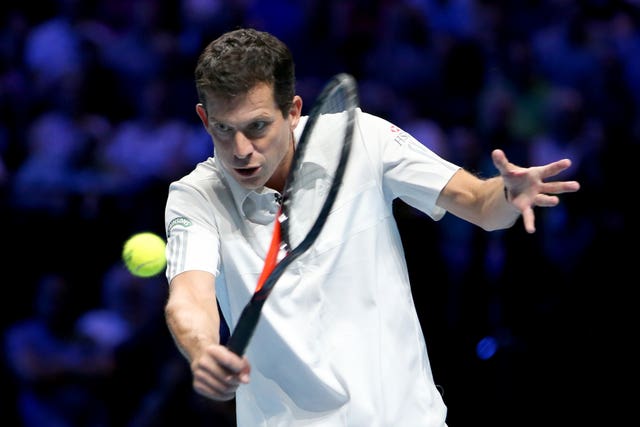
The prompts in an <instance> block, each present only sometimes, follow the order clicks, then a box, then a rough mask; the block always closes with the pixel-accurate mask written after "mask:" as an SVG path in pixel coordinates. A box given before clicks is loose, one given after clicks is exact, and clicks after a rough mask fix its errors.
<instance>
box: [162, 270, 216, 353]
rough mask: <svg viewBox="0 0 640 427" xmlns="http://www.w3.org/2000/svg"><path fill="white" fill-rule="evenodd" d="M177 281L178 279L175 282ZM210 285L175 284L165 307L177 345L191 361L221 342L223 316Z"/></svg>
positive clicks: (183, 282)
mask: <svg viewBox="0 0 640 427" xmlns="http://www.w3.org/2000/svg"><path fill="white" fill-rule="evenodd" d="M174 280H175V279H174ZM208 286H211V285H209V284H206V285H202V284H195V283H185V281H184V280H182V283H173V284H172V286H171V292H170V295H169V300H168V301H167V304H166V306H165V318H166V322H167V326H168V328H169V331H170V332H171V335H172V336H173V339H174V341H175V343H176V346H177V347H178V349H179V350H180V351H181V353H182V354H183V355H184V356H185V357H186V358H187V359H188V360H189V361H190V362H191V361H192V360H193V359H194V358H196V357H197V355H198V354H200V353H201V352H202V351H203V350H204V349H205V348H206V347H208V346H210V345H212V344H218V343H219V342H220V334H219V330H220V316H219V314H218V309H217V306H216V301H215V292H214V291H212V290H209V289H207V287H208Z"/></svg>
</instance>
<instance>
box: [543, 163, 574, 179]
mask: <svg viewBox="0 0 640 427" xmlns="http://www.w3.org/2000/svg"><path fill="white" fill-rule="evenodd" d="M569 167H571V160H569V159H562V160H557V161H555V162H552V163H549V164H547V165H545V166H543V167H542V173H541V174H540V176H541V177H542V179H544V178H549V177H550V176H555V175H558V174H559V173H560V172H562V171H564V170H565V169H568V168H569Z"/></svg>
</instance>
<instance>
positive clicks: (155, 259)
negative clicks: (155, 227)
mask: <svg viewBox="0 0 640 427" xmlns="http://www.w3.org/2000/svg"><path fill="white" fill-rule="evenodd" d="M165 248H166V243H165V241H164V239H163V238H162V237H160V236H158V235H157V234H155V233H151V232H148V231H147V232H141V233H136V234H134V235H132V236H131V237H129V238H128V239H127V241H126V242H125V243H124V247H123V249H122V260H123V261H124V264H125V265H126V266H127V268H128V269H129V271H130V272H131V274H133V275H134V276H138V277H151V276H155V275H157V274H160V273H161V272H162V270H163V269H164V268H165V266H166V265H167V259H166V257H165V253H164V251H165Z"/></svg>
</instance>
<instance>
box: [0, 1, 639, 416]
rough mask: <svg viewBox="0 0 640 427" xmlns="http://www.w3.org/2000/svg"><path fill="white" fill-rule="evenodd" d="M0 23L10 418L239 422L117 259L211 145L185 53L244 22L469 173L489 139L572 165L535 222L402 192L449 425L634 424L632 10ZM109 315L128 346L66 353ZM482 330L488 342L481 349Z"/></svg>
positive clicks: (309, 9) (159, 297) (304, 88)
mask: <svg viewBox="0 0 640 427" xmlns="http://www.w3.org/2000/svg"><path fill="white" fill-rule="evenodd" d="M0 16H1V17H2V18H1V19H2V20H1V22H2V25H1V27H0V203H1V205H0V206H1V208H2V209H1V210H0V211H1V213H0V215H2V217H1V219H2V225H3V227H2V230H3V235H4V239H3V241H4V242H5V244H4V250H3V251H2V254H3V255H2V258H1V259H2V266H3V269H4V272H5V273H4V275H3V277H4V289H5V290H4V298H3V300H2V301H3V309H2V310H1V311H0V328H2V330H1V331H5V332H3V336H5V340H4V343H5V351H4V352H3V355H4V356H5V357H4V362H6V363H3V364H2V370H1V371H0V374H1V378H0V383H1V384H2V386H1V389H0V393H1V394H0V397H1V398H2V399H0V415H2V419H3V423H4V424H5V425H15V426H21V425H25V426H27V425H28V426H30V425H41V426H43V425H44V426H46V425H70V426H71V425H72V426H76V425H78V426H80V425H87V426H89V425H90V426H98V425H113V426H120V425H123V426H124V425H129V426H174V425H175V426H177V425H180V426H182V425H194V426H195V425H208V426H212V425H216V426H218V425H219V426H227V425H232V421H233V402H230V403H227V404H216V403H211V402H207V401H205V400H204V399H201V398H200V397H198V396H196V395H195V393H194V392H193V391H192V390H191V388H190V373H189V371H188V366H187V364H186V362H185V361H184V359H182V357H181V356H180V355H179V354H178V353H177V350H176V349H175V348H174V347H173V343H172V341H171V337H170V336H169V334H168V331H167V330H166V326H165V324H164V320H163V318H162V304H163V301H164V298H165V297H166V283H165V282H164V278H162V277H156V278H152V279H135V278H132V277H130V276H128V275H127V273H126V272H123V270H122V265H121V261H120V251H121V248H122V244H123V242H124V240H125V239H126V238H127V237H128V236H129V235H131V234H132V233H134V232H138V231H154V232H157V233H158V234H160V235H164V230H163V228H164V224H163V221H164V217H163V215H164V203H165V198H166V194H167V188H168V184H169V182H171V181H172V180H174V179H177V178H179V177H180V176H182V175H183V174H185V173H187V172H188V171H190V170H191V169H192V168H193V166H194V165H195V164H196V163H197V162H198V161H200V160H203V159H204V158H206V157H207V156H209V155H210V154H211V153H212V145H211V141H210V140H209V139H208V136H207V135H206V133H205V132H204V130H203V129H202V128H201V125H200V123H199V122H198V119H197V116H196V114H195V111H194V105H195V103H196V95H195V90H194V88H193V80H192V78H193V68H194V66H195V61H196V59H197V55H198V53H199V52H200V50H201V49H202V48H203V47H204V46H205V45H206V44H207V43H208V42H209V41H211V40H212V39H213V38H215V37H217V36H219V35H220V34H221V33H222V32H224V31H227V30H230V29H233V28H236V27H238V26H254V27H256V28H258V29H263V30H268V31H271V32H273V33H274V34H276V35H277V36H278V37H280V38H281V39H282V40H283V41H285V42H286V43H287V44H289V46H290V47H291V49H292V51H293V53H294V56H295V58H296V64H297V71H298V91H299V93H300V94H301V95H302V96H303V97H304V99H305V101H306V104H305V106H306V107H308V106H309V105H311V103H312V100H313V97H314V96H315V94H317V91H318V90H319V88H320V87H321V86H322V84H323V83H324V82H325V81H326V80H327V79H328V78H329V77H330V76H331V75H332V74H334V73H336V72H342V71H345V72H349V73H351V74H353V75H354V76H355V77H356V78H357V79H358V82H359V85H360V96H361V98H362V99H361V101H362V107H363V109H364V110H365V111H368V112H372V113H375V114H378V115H381V116H383V117H385V118H387V119H389V120H390V121H392V122H394V123H395V124H397V125H398V126H400V127H402V128H404V129H405V130H407V131H409V132H411V133H412V134H413V135H414V136H416V137H417V138H418V139H419V140H420V141H421V142H423V143H424V144H425V145H427V146H429V147H430V148H432V149H433V150H434V151H436V152H438V153H440V154H442V155H443V156H444V157H445V158H447V159H449V160H451V161H453V162H455V163H458V164H460V165H462V166H464V167H465V168H467V169H469V170H471V171H473V172H474V173H477V174H479V175H482V176H491V175H494V174H495V173H496V171H495V170H494V168H493V166H492V164H491V160H490V152H491V150H492V149H493V148H502V149H503V150H504V151H505V152H506V154H507V156H508V157H509V159H510V160H511V161H513V162H515V163H517V164H520V165H523V166H526V165H538V164H543V163H546V162H549V161H553V160H557V159H560V158H564V157H569V158H571V159H572V160H573V162H574V164H573V166H572V168H571V169H570V170H568V171H566V172H565V173H563V174H562V175H561V177H560V178H562V179H571V180H574V179H575V180H579V181H580V182H581V185H582V188H581V190H580V191H579V192H578V193H575V194H568V195H564V196H562V197H561V204H560V206H558V207H556V208H554V209H547V210H545V209H538V210H536V224H537V232H536V234H534V235H529V234H527V233H526V232H525V231H524V229H523V227H522V224H521V223H520V222H518V223H517V224H516V226H515V227H513V228H511V229H509V230H505V231H499V232H493V233H486V232H484V231H482V230H480V229H477V228H474V227H472V226H470V225H468V224H466V223H464V222H462V221H460V220H458V219H456V218H454V217H452V216H446V217H445V218H444V219H443V220H442V221H440V222H433V221H431V220H430V219H428V218H426V217H425V216H424V215H422V214H420V213H418V212H415V211H414V210H412V209H411V208H409V207H407V206H406V205H404V204H402V203H400V202H398V203H397V204H396V213H397V218H398V223H399V226H400V229H401V232H402V236H403V239H404V240H403V241H404V243H405V249H406V255H407V260H408V263H409V268H410V274H411V278H412V284H413V290H414V298H415V301H416V305H417V307H418V312H419V314H420V319H421V321H422V324H423V329H424V332H425V336H426V339H427V343H428V347H429V353H430V358H431V362H432V367H433V372H434V376H435V380H436V383H437V384H439V385H440V386H441V388H442V391H443V392H444V399H445V402H446V403H447V405H448V407H449V420H448V423H449V426H450V427H454V426H456V427H459V426H525V425H532V426H541V425H545V426H555V425H558V426H560V425H562V426H567V425H598V426H604V425H614V420H615V421H620V420H622V421H624V422H623V423H622V424H616V425H627V423H628V422H629V421H628V420H629V419H630V418H626V415H625V414H626V410H627V409H629V408H630V407H631V404H632V402H633V403H635V402H634V401H635V399H633V397H635V392H633V391H629V390H630V388H629V387H631V388H632V387H633V386H634V385H635V383H633V381H632V378H633V372H635V371H634V370H632V367H634V366H633V364H632V363H629V362H631V361H633V356H632V354H634V353H633V352H632V348H633V347H632V344H634V339H635V337H636V336H637V334H636V333H635V331H634V330H632V329H631V327H632V326H634V325H635V316H634V315H633V314H635V307H632V304H631V303H632V301H634V300H635V298H633V297H632V294H631V292H632V291H633V288H634V285H636V284H637V282H638V281H637V279H636V277H635V275H634V274H633V273H635V270H634V269H633V265H634V262H636V259H635V258H636V257H637V250H636V248H635V246H634V245H633V244H634V243H635V241H636V237H637V235H638V234H637V226H636V225H635V223H632V222H631V207H633V206H635V203H636V201H637V196H636V195H637V192H638V185H637V183H636V175H637V173H636V170H637V167H636V164H637V162H636V158H637V154H638V147H639V145H640V121H639V117H640V116H639V112H640V5H639V4H638V2H635V1H631V0H629V1H597V0H592V1H570V0H555V1H554V0H547V1H543V0H541V1H534V0H528V1H518V2H508V1H480V0H475V1H472V0H469V1H462V0H460V1H455V0H452V1H446V0H423V1H409V0H406V1H401V0H397V1H389V0H387V1H385V0H377V1H373V0H369V1H359V0H325V1H323V0H304V1H287V0H274V1H260V0H247V1H208V2H198V1H195V0H191V1H189V0H182V1H180V0H168V1H159V0H155V1H154V0H135V1H127V0H102V1H101V0H90V1H79V0H75V1H74V0H59V1H54V0H46V1H42V2H38V4H37V5H34V4H32V3H30V4H29V5H27V4H26V3H25V2H18V1H13V0H9V1H4V2H3V3H2V6H0ZM52 276H53V277H57V278H59V279H61V280H62V281H63V282H65V283H66V288H65V289H66V292H67V293H66V294H65V296H64V298H62V301H63V303H64V304H63V303H60V304H61V305H60V306H56V307H58V308H59V310H58V311H57V313H62V314H63V315H64V316H62V317H64V318H65V319H64V322H62V323H63V324H64V325H63V326H62V327H61V331H62V332H59V333H60V334H61V335H60V336H59V337H58V338H59V342H58V341H56V342H57V344H55V345H43V346H42V349H41V351H39V352H36V353H37V354H40V355H44V356H43V357H44V359H43V360H40V361H38V357H36V356H33V355H32V356H26V355H25V354H26V353H18V354H23V355H22V356H20V358H19V360H21V361H23V362H24V367H23V368H20V369H18V368H16V366H15V364H13V363H9V360H10V359H11V358H12V357H13V355H14V354H16V353H15V352H14V350H13V348H14V347H13V344H10V343H11V342H12V341H11V340H10V339H9V338H8V336H9V335H10V333H9V331H16V330H17V331H18V333H17V336H19V337H20V336H24V335H21V332H20V331H21V326H23V325H25V324H27V323H25V322H28V321H30V320H32V319H37V318H38V315H39V314H42V310H45V308H43V305H42V303H43V302H45V303H48V304H45V306H46V307H49V308H51V306H53V305H55V301H57V300H56V299H55V298H54V297H49V296H48V295H49V294H47V293H45V290H44V285H43V283H49V282H48V281H47V280H48V279H49V278H50V277H52ZM105 289H107V290H108V289H120V290H122V289H124V291H122V292H123V293H124V294H126V295H125V296H122V295H123V294H118V295H119V296H120V297H114V296H113V292H112V293H109V292H107V291H105ZM115 293H117V292H115ZM39 297H41V298H39ZM38 301H39V302H40V305H38V304H36V302H38ZM60 307H63V308H60ZM103 309H109V310H111V312H113V313H117V314H118V315H119V316H120V317H122V318H125V319H127V322H129V323H128V324H129V325H130V329H128V331H129V335H128V338H127V339H125V340H123V341H120V342H119V343H118V345H117V346H115V347H112V348H110V350H109V351H105V352H104V353H100V351H98V350H96V349H93V348H92V350H91V351H93V353H92V356H91V357H89V356H87V358H86V359H82V360H80V361H78V360H76V359H73V357H71V356H69V354H68V352H67V353H65V351H63V350H62V349H61V348H60V347H62V344H61V343H65V345H66V344H69V343H71V344H73V345H75V344H77V339H78V334H79V332H78V331H79V329H81V328H80V326H79V320H78V319H81V318H82V316H83V315H86V314H87V313H94V314H95V313H96V312H98V313H102V311H101V310H103ZM54 311H55V310H54ZM100 319H102V318H100ZM109 319H111V318H110V317H109ZM65 322H66V323H65ZM98 324H99V325H102V327H103V328H106V329H100V331H101V334H106V332H105V330H111V329H109V328H110V327H113V324H112V323H109V322H107V321H105V323H100V322H99V323H98ZM27 329H28V328H27ZM84 332H85V333H86V331H84ZM27 336H28V334H27ZM100 336H106V335H100ZM83 337H84V338H83V339H86V338H87V337H86V336H84V335H83ZM483 338H489V340H490V341H489V343H491V342H493V343H495V344H496V348H495V352H493V353H491V352H489V353H488V354H486V353H481V354H479V353H477V346H478V344H479V343H480V342H481V340H483ZM54 341H55V340H54ZM483 342H487V341H483ZM49 344H50V343H49ZM85 344H86V343H84V341H83V346H84V345H85ZM88 345H89V344H86V346H88ZM65 348H66V347H65ZM83 348H84V347H83ZM483 354H485V355H484V356H483V357H480V356H482V355H483ZM31 357H33V359H31ZM83 357H84V356H83ZM71 359H73V361H70V360H71ZM105 360H106V361H105ZM25 361H28V363H27V362H25ZM43 366H44V367H46V368H50V369H48V370H49V371H51V372H47V369H45V368H43ZM53 367H56V368H55V369H54V368H53ZM398 369H402V367H398ZM25 390H27V391H34V390H35V392H36V394H39V395H41V396H45V398H44V401H46V402H48V403H49V404H50V405H51V407H53V408H71V409H68V412H70V413H73V414H75V415H76V416H74V417H72V418H73V419H72V420H71V421H69V422H68V423H67V424H53V423H52V422H51V423H49V422H48V423H44V422H43V421H39V422H36V423H35V424H28V423H27V422H26V421H25V420H24V419H23V416H22V415H21V408H22V409H24V412H26V413H30V414H32V415H33V414H36V413H40V412H41V413H42V414H45V415H43V416H44V418H45V419H47V420H49V421H52V420H53V419H55V416H54V415H52V413H50V412H47V411H46V410H45V409H46V407H45V408H43V407H41V406H33V402H31V401H29V399H27V398H25V397H24V395H22V394H21V393H22V391H25ZM20 396H22V397H20ZM78 396H82V399H80V398H79V397H78ZM94 406H95V407H96V408H99V409H95V410H94V409H89V408H94ZM73 408H76V409H73ZM77 408H83V409H86V411H80V410H79V409H77ZM100 411H104V413H102V412H100ZM54 412H56V411H54ZM80 412H88V413H89V415H86V416H85V415H83V417H85V418H83V417H80V416H79V415H78V414H79V413H80ZM47 414H48V415H47ZM89 418H93V421H90V420H89Z"/></svg>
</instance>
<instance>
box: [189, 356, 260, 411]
mask: <svg viewBox="0 0 640 427" xmlns="http://www.w3.org/2000/svg"><path fill="white" fill-rule="evenodd" d="M191 370H192V373H193V387H194V389H195V390H196V391H197V392H198V393H199V394H202V395H203V396H206V397H209V398H211V399H215V400H230V399H232V398H233V397H234V396H235V392H236V390H237V389H238V387H239V386H240V384H245V383H248V382H249V372H250V365H249V362H248V361H247V359H246V358H244V357H239V356H237V355H236V354H235V353H232V352H231V351H229V350H228V349H227V348H226V347H224V346H219V345H216V346H211V347H209V348H208V349H207V351H206V352H205V353H204V354H202V355H201V356H200V357H198V358H197V359H196V360H194V361H193V362H192V364H191Z"/></svg>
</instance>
